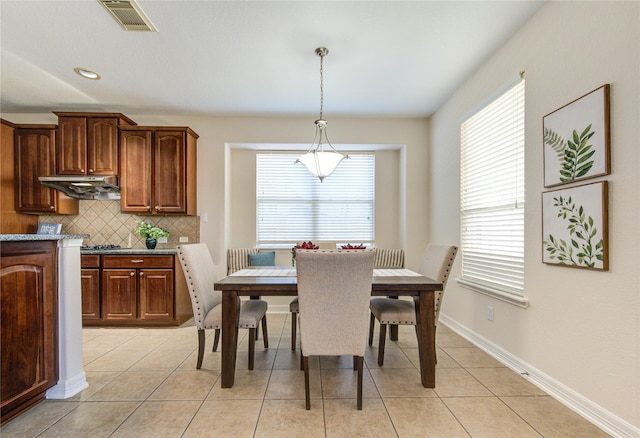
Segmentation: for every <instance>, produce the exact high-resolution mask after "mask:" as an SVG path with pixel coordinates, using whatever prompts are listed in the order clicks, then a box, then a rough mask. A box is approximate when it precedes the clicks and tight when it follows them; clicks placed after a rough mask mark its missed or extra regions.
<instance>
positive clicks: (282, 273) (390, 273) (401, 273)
mask: <svg viewBox="0 0 640 438" xmlns="http://www.w3.org/2000/svg"><path fill="white" fill-rule="evenodd" d="M421 275H422V274H419V273H417V272H413V271H411V270H410V269H374V270H373V276H374V277H420V276H421ZM230 276H231V277H295V276H296V268H278V267H275V268H274V267H269V268H255V269H240V270H239V271H236V272H234V273H233V274H230Z"/></svg>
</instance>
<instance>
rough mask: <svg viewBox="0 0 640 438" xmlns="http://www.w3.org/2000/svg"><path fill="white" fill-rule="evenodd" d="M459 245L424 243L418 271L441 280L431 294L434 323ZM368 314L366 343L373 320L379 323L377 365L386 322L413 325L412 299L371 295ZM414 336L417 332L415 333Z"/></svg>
mask: <svg viewBox="0 0 640 438" xmlns="http://www.w3.org/2000/svg"><path fill="white" fill-rule="evenodd" d="M457 252H458V248H457V247H456V246H447V245H438V244H434V243H430V244H428V245H427V247H426V249H425V251H424V254H423V256H422V262H421V264H420V269H419V270H418V272H419V273H420V274H422V275H424V276H425V277H427V278H431V279H433V280H436V281H439V282H441V283H442V290H441V291H436V293H435V295H434V303H433V304H434V311H435V318H434V320H435V323H436V327H437V324H438V318H439V316H440V308H441V307H442V297H443V296H444V288H445V287H446V285H447V280H448V279H449V273H450V272H451V267H452V266H453V261H454V260H455V258H456V253H457ZM369 307H370V309H371V317H370V322H369V346H371V345H372V344H373V330H374V324H375V320H376V319H377V320H378V321H379V322H380V336H379V338H380V341H379V345H378V365H379V366H382V365H383V363H384V347H385V337H386V334H387V333H386V332H387V325H414V326H415V325H416V306H415V300H410V301H409V300H398V299H391V298H372V299H371V301H370V304H369ZM416 335H417V333H416Z"/></svg>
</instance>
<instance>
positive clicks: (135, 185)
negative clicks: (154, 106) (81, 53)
mask: <svg viewBox="0 0 640 438" xmlns="http://www.w3.org/2000/svg"><path fill="white" fill-rule="evenodd" d="M197 139H198V134H196V133H195V132H193V131H192V130H191V129H190V128H187V127H148V126H147V127H145V126H126V127H121V128H120V185H121V189H120V190H121V192H120V195H121V200H120V209H121V211H122V212H123V213H139V214H141V213H148V214H182V215H195V214H197V205H196V193H197V192H196V183H197V174H196V153H197V150H196V147H197Z"/></svg>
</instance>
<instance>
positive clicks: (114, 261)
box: [82, 254, 192, 325]
mask: <svg viewBox="0 0 640 438" xmlns="http://www.w3.org/2000/svg"><path fill="white" fill-rule="evenodd" d="M88 256H89V255H83V265H82V276H83V283H82V289H83V290H82V298H83V303H82V308H83V320H82V321H83V324H84V325H178V324H182V323H183V322H184V321H186V320H187V319H189V318H190V317H191V316H192V311H191V307H190V306H191V305H190V298H189V295H188V291H187V289H186V283H185V282H184V277H183V276H182V275H176V269H175V260H174V259H175V256H174V255H148V254H130V255H100V256H98V257H100V262H99V265H100V267H99V269H98V274H99V281H98V284H99V287H98V288H97V295H96V291H95V289H96V288H95V284H96V283H95V282H94V277H93V276H94V274H95V269H96V268H95V267H92V266H89V264H91V261H90V260H89V259H86V260H85V257H88ZM85 262H86V263H87V264H85ZM178 271H179V273H180V274H181V273H182V270H181V269H180V268H179V269H178ZM85 300H86V301H87V302H86V303H85Z"/></svg>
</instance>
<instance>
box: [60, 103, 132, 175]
mask: <svg viewBox="0 0 640 438" xmlns="http://www.w3.org/2000/svg"><path fill="white" fill-rule="evenodd" d="M54 114H55V115H57V116H58V145H57V159H58V166H57V172H56V173H57V174H58V175H118V162H119V160H118V139H119V135H118V127H120V126H131V125H136V123H135V122H134V121H133V120H131V119H129V118H128V117H126V116H125V115H123V114H120V113H77V112H56V111H54Z"/></svg>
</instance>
